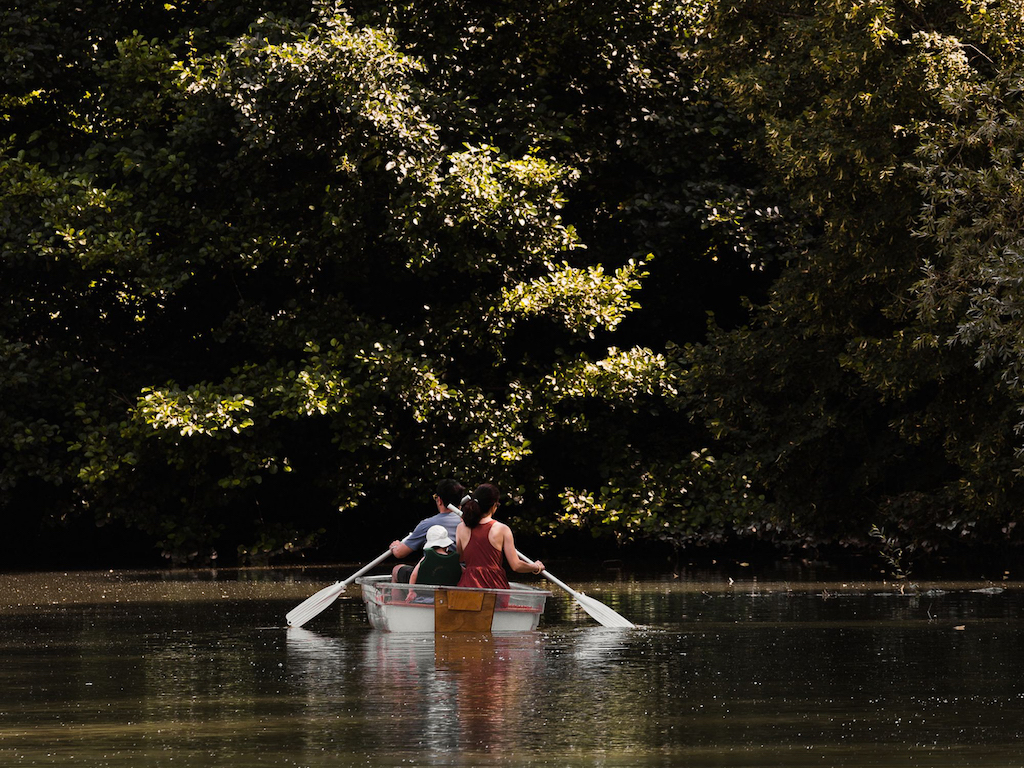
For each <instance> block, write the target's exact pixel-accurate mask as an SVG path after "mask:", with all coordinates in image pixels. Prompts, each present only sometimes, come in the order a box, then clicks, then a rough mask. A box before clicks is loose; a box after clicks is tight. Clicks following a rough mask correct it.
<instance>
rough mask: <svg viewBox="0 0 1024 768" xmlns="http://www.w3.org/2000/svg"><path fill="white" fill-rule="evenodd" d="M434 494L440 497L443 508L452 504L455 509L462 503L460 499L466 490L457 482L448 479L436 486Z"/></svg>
mask: <svg viewBox="0 0 1024 768" xmlns="http://www.w3.org/2000/svg"><path fill="white" fill-rule="evenodd" d="M434 493H436V494H437V495H438V496H440V497H441V501H442V502H443V503H444V505H445V506H447V505H449V504H454V505H455V506H456V507H457V506H459V502H460V501H462V497H463V496H465V495H466V489H465V488H464V487H463V485H462V483H460V482H459V481H458V480H452V479H451V478H448V479H447V480H442V481H441V482H440V483H438V484H437V490H436V491H434Z"/></svg>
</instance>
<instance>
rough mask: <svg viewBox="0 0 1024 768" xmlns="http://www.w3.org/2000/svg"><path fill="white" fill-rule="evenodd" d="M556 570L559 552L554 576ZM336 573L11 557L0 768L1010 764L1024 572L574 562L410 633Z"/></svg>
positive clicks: (1, 626) (3, 609) (0, 614)
mask: <svg viewBox="0 0 1024 768" xmlns="http://www.w3.org/2000/svg"><path fill="white" fill-rule="evenodd" d="M555 572H556V573H558V571H557V570H555ZM346 575H348V571H345V570H342V569H333V570H332V569H312V570H306V571H287V570H278V569H268V570H241V571H221V572H216V573H215V572H201V573H191V572H159V573H156V572H153V573H148V572H147V573H128V572H110V573H68V574H63V573H50V574H14V575H0V589H2V592H0V594H2V597H0V659H2V661H0V765H2V766H44V765H54V766H58V765H59V766H79V765H82V766H85V765H88V766H119V767H121V766H124V767H127V766H175V765H187V766H231V767H236V766H261V765H274V766H357V765H374V766H376V765H386V766H392V765H395V766H397V765H416V766H432V765H440V766H448V765H454V766H478V765H510V766H511V765H524V766H526V765H551V766H593V765H600V766H690V767H697V768H699V767H700V766H907V765H915V766H1012V765H1022V764H1024V632H1022V623H1021V618H1020V617H1021V611H1022V608H1024V605H1022V603H1024V589H1022V588H1021V587H1020V585H1018V584H1015V583H1013V582H1006V583H1002V584H995V585H993V584H988V583H966V584H964V583H958V584H937V583H928V584H925V583H919V584H916V585H909V586H908V585H903V589H902V591H901V589H900V588H898V587H895V586H893V585H892V584H885V583H882V582H877V583H874V582H873V583H853V582H845V583H844V582H839V581H828V582H824V581H818V582H815V581H805V580H784V579H767V580H766V579H763V578H762V579H753V578H749V579H736V580H735V581H731V580H729V579H727V578H724V577H719V576H713V575H711V576H709V575H708V574H693V575H690V576H687V575H685V574H684V575H683V576H681V577H680V578H673V577H672V576H671V575H667V576H665V577H663V578H643V579H639V578H626V577H622V576H619V577H617V578H615V579H614V580H609V579H602V580H590V581H586V580H583V581H581V580H571V579H569V578H568V577H566V576H564V575H563V574H561V573H558V575H559V576H562V578H563V579H565V580H566V581H569V583H570V584H572V585H573V586H574V587H575V588H577V589H582V590H583V591H585V592H586V593H587V594H589V595H591V596H592V597H595V598H597V599H599V600H601V601H602V602H605V603H606V604H608V605H609V606H611V607H612V608H614V609H615V610H617V611H619V612H620V613H622V614H623V615H624V616H626V617H627V618H630V619H632V620H633V621H635V622H636V623H637V624H641V625H642V626H641V627H640V628H638V629H636V630H609V629H605V628H603V627H600V626H598V625H596V624H595V623H594V622H593V620H591V619H590V618H589V617H588V616H587V614H586V613H584V612H582V611H580V610H578V608H577V607H576V605H575V603H574V601H573V600H572V599H571V598H570V597H568V596H567V595H565V594H564V593H562V592H560V591H558V590H557V589H554V590H553V591H555V593H556V594H555V595H554V596H553V597H552V598H551V599H550V600H549V607H548V610H547V611H546V613H545V616H544V618H543V619H542V622H541V628H540V631H538V632H535V633H526V634H516V635H505V636H498V635H495V636H491V635H468V636H465V637H455V636H450V637H438V638H435V637H434V636H433V635H427V636H399V635H389V634H385V633H380V632H375V631H373V630H371V629H370V628H369V626H368V625H367V623H366V619H365V614H364V612H363V609H362V605H361V602H360V601H359V599H358V593H357V591H356V588H355V587H351V588H350V590H349V592H348V593H347V594H346V595H345V596H344V597H343V598H342V599H340V600H339V601H338V602H337V603H335V604H334V605H333V606H331V608H329V609H328V610H327V611H326V612H324V613H323V614H321V615H320V616H318V617H317V618H316V619H314V620H312V621H311V622H310V623H309V624H308V625H307V626H306V627H305V628H304V629H292V630H288V629H284V628H283V624H284V619H283V617H284V614H285V613H286V612H287V611H288V610H289V609H290V608H292V607H294V606H295V605H296V604H298V603H299V602H301V601H302V600H303V599H305V598H306V597H308V596H309V595H310V594H312V593H313V592H315V591H316V590H317V589H319V588H320V587H322V586H325V585H327V584H330V583H331V582H332V581H335V580H337V579H338V578H342V577H344V576H346Z"/></svg>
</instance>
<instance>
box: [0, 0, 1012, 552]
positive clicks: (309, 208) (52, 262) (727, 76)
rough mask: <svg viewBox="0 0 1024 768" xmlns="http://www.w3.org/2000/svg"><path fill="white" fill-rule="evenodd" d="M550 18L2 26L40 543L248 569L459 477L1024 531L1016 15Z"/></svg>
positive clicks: (778, 533)
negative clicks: (66, 542) (125, 543)
mask: <svg viewBox="0 0 1024 768" xmlns="http://www.w3.org/2000/svg"><path fill="white" fill-rule="evenodd" d="M536 10H537V9H536V8H534V7H528V6H523V5H522V4H515V3H509V2H496V3H488V4H481V3H475V2H468V1H465V0H455V1H454V2H447V3H444V4H441V3H435V2H431V1H430V0H406V2H403V3H400V4H379V3H375V2H370V1H369V0H354V1H353V2H350V3H344V4H342V3H335V2H323V1H317V2H312V3H309V2H306V3H298V2H294V3H280V2H279V3H264V2H260V1H259V0H250V1H248V2H242V3H234V4H230V5H229V4H225V3H221V2H217V1H214V2H203V3H199V2H182V3H179V4H174V5H160V6H153V5H151V4H146V3H123V2H119V3H109V2H104V1H103V0H94V1H93V2H88V3H81V4H76V6H75V7H74V8H69V7H66V5H65V4H61V3H57V2H55V1H52V2H51V1H47V2H42V3H40V2H34V3H27V2H25V3H21V2H15V3H14V4H13V5H12V6H10V7H9V8H8V10H6V11H4V12H3V16H4V25H3V28H2V29H3V31H2V32H0V51H2V53H3V56H4V60H5V64H6V67H5V68H4V71H3V74H2V75H0V77H3V88H2V89H0V115H2V120H3V128H2V131H0V280H2V283H0V284H2V286H3V288H2V293H0V296H2V299H3V301H2V304H0V358H2V360H3V366H2V368H0V455H2V465H0V506H2V508H3V509H4V510H5V512H6V515H7V516H9V517H10V518H11V519H17V520H18V521H19V526H20V528H19V529H20V530H28V529H31V528H33V527H34V526H38V525H40V524H42V523H46V522H59V521H61V520H63V521H67V520H75V519H77V520H89V521H95V522H97V523H99V524H107V523H116V524H118V525H120V526H127V527H128V528H131V529H135V530H138V531H141V532H142V533H143V534H144V535H145V536H146V537H147V538H148V539H149V540H150V541H152V542H153V543H155V544H156V545H157V546H158V548H159V550H160V551H162V552H163V553H164V554H165V555H166V556H167V557H170V558H172V559H173V560H174V561H175V562H202V561H204V560H206V559H207V558H209V557H211V556H213V553H214V550H217V551H218V552H219V553H220V554H221V555H222V556H223V555H225V554H227V555H228V556H229V557H230V558H232V559H233V560H237V561H240V562H260V561H264V560H266V559H267V558H270V557H277V556H288V555H289V554H291V555H295V554H298V553H300V552H303V551H305V550H307V549H309V548H311V547H315V546H317V545H319V544H324V543H330V542H331V541H332V536H333V535H335V533H336V532H337V530H338V529H339V528H340V527H341V526H343V525H344V524H346V522H348V521H354V520H359V521H361V524H362V525H364V527H365V528H366V534H367V536H372V535H373V534H375V533H377V532H378V531H384V530H386V531H387V532H388V533H386V534H382V535H393V534H394V528H395V526H396V525H404V524H406V523H407V522H408V521H409V520H410V519H413V518H417V517H418V514H416V513H414V512H410V511H409V510H410V508H411V505H414V504H417V503H419V502H421V500H422V499H423V498H425V497H426V496H427V495H429V492H430V490H431V489H432V487H433V485H434V484H435V482H436V481H437V479H439V478H441V477H444V476H457V477H459V478H460V479H462V480H463V482H465V483H467V484H468V485H472V484H474V483H476V482H482V481H485V480H495V481H497V482H498V483H499V484H500V485H501V486H502V488H503V489H504V490H505V491H506V492H507V493H508V494H509V495H510V500H511V501H512V502H513V503H512V504H511V505H510V508H511V509H512V510H514V512H515V514H516V515H517V517H518V523H519V525H521V526H523V527H524V530H525V529H529V530H532V531H534V532H535V533H552V534H557V533H565V532H567V531H571V530H577V531H588V532H590V533H592V534H594V535H596V536H604V537H608V538H609V539H611V540H614V541H617V542H620V543H622V542H630V541H644V540H658V541H664V542H667V544H668V545H669V546H671V547H673V548H676V549H678V548H680V547H683V546H687V545H690V544H695V543H707V542H716V541H719V542H720V541H726V540H733V539H735V538H737V537H748V538H750V539H752V540H758V541H769V542H772V543H774V544H777V545H785V546H793V545H805V546H806V545H818V544H831V545H851V546H867V545H870V544H871V542H872V541H873V539H872V535H871V531H872V530H875V531H887V533H886V534H885V536H884V537H882V538H885V539H886V540H887V541H889V542H896V543H898V544H905V545H907V546H908V547H909V548H910V549H911V550H913V551H915V552H932V553H935V552H939V553H945V552H949V551H951V550H952V549H953V548H955V547H956V546H958V545H960V544H963V543H988V544H991V543H1003V544H1005V543H1015V542H1016V540H1017V534H1016V532H1015V522H1014V517H1015V515H1016V510H1017V509H1018V508H1019V504H1020V501H1021V499H1020V496H1021V483H1020V468H1021V460H1022V454H1021V451H1020V448H1021V446H1020V440H1019V438H1018V432H1019V431H1020V429H1021V427H1020V426H1018V425H1020V424H1022V423H1024V417H1021V416H1020V412H1021V409H1022V407H1024V390H1022V386H1021V375H1020V368H1021V361H1022V358H1024V352H1022V349H1024V344H1022V342H1021V337H1022V330H1021V319H1020V315H1021V313H1020V312H1019V311H1018V303H1019V299H1018V295H1019V293H1020V286H1021V279H1022V272H1021V267H1020V258H1019V254H1020V252H1021V245H1020V242H1019V241H1020V239H1021V238H1020V234H1019V230H1020V225H1019V223H1018V222H1019V219H1020V216H1019V215H1017V214H1018V213H1019V211H1018V208H1019V207H1020V205H1019V202H1020V200H1019V198H1020V190H1019V187H1020V184H1019V179H1018V176H1019V174H1020V170H1019V167H1020V156H1021V155H1020V152H1021V150H1020V145H1021V139H1020V136H1019V124H1020V121H1019V119H1018V115H1017V112H1018V111H1019V109H1020V86H1019V80H1020V72H1021V64H1022V59H1021V41H1022V39H1024V38H1022V36H1021V30H1020V23H1021V22H1020V19H1019V18H1018V17H1016V16H1014V14H1013V13H1011V12H1010V11H1008V10H1007V9H1005V8H1003V7H1002V6H1001V5H999V4H997V3H989V2H976V1H974V0H963V2H960V1H958V0H942V1H938V0H935V1H932V0H927V1H926V0H922V1H921V2H914V3H893V2H888V1H887V0H873V1H870V2H858V3H852V4H850V3H824V2H812V0H783V1H782V2H777V3H771V4H767V3H764V2H761V1H760V0H744V1H742V2H740V1H736V0H734V1H733V2H728V3H719V4H706V3H700V2H686V3H677V4H674V5H665V4H663V3H660V2H653V0H652V1H650V2H648V1H646V0H638V1H635V2H630V3H621V2H610V1H609V2H597V3H592V2H591V3H581V2H574V1H573V0H567V1H566V2H562V3H555V4H548V5H547V6H546V7H545V11H544V13H543V14H541V13H537V12H536ZM371 512H372V513H374V514H372V515H371V514H369V513H371ZM886 546H890V545H889V544H887V545H886ZM357 554H358V553H357Z"/></svg>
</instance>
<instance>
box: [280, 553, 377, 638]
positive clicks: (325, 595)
mask: <svg viewBox="0 0 1024 768" xmlns="http://www.w3.org/2000/svg"><path fill="white" fill-rule="evenodd" d="M389 557H391V550H390V549H389V550H388V551H387V552H383V553H381V556H380V557H378V558H377V559H376V560H374V561H373V562H372V563H368V564H367V565H364V566H363V567H362V568H360V569H359V570H358V571H356V572H355V573H353V574H352V575H351V576H349V577H348V578H347V579H345V580H344V581H339V582H338V583H337V584H332V585H331V586H329V587H324V588H323V589H321V590H320V591H319V592H317V593H316V594H315V595H313V596H312V597H310V598H307V599H306V600H305V601H303V602H302V603H299V604H298V605H297V606H295V607H294V608H292V609H291V610H290V611H288V613H286V614H285V617H284V618H285V621H287V622H288V626H289V627H301V626H302V625H303V624H305V623H306V622H307V621H309V620H310V619H312V618H313V617H314V616H319V615H320V614H321V613H323V612H324V611H325V610H327V606H329V605H330V604H331V603H333V602H334V601H335V600H337V599H338V595H340V594H341V593H342V592H344V591H345V587H347V586H348V585H349V584H351V583H352V582H353V581H355V580H356V579H358V578H359V577H360V576H362V575H363V574H364V573H366V572H367V571H368V570H370V569H371V568H373V567H374V566H375V565H379V564H380V563H383V562H384V561H385V560H387V559H388V558H389Z"/></svg>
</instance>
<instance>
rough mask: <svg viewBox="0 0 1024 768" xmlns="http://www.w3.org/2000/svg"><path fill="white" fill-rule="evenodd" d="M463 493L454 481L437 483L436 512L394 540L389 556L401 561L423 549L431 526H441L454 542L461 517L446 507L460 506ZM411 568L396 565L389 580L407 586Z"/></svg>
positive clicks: (460, 486) (435, 493) (459, 485)
mask: <svg viewBox="0 0 1024 768" xmlns="http://www.w3.org/2000/svg"><path fill="white" fill-rule="evenodd" d="M465 493H466V489H465V488H463V487H462V485H461V483H459V482H458V481H456V480H451V479H448V480H442V481H441V482H440V483H438V484H437V490H435V491H434V505H435V506H436V507H437V512H436V513H435V514H433V515H431V516H430V517H427V518H424V519H423V520H420V522H419V525H417V526H416V527H415V528H414V529H413V532H412V533H410V534H409V535H408V536H406V537H405V538H404V539H402V540H401V541H399V540H398V539H395V540H394V541H393V542H391V554H393V555H394V556H395V557H396V558H398V559H399V560H401V559H402V558H405V557H408V556H409V555H412V554H415V553H417V552H419V551H420V550H421V549H423V544H424V542H426V540H427V531H428V530H429V529H430V526H432V525H443V526H444V527H445V529H446V530H447V531H448V538H450V539H451V540H452V541H455V529H456V528H458V527H459V523H460V522H462V517H461V516H460V515H457V514H455V513H454V512H452V511H451V510H450V509H448V505H449V504H453V505H455V506H456V507H460V506H462V497H463V496H464V495H465ZM413 567H414V566H412V565H396V566H395V567H394V568H393V569H392V571H391V580H392V581H396V582H398V583H400V584H408V583H409V577H410V576H411V575H412V569H413Z"/></svg>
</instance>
